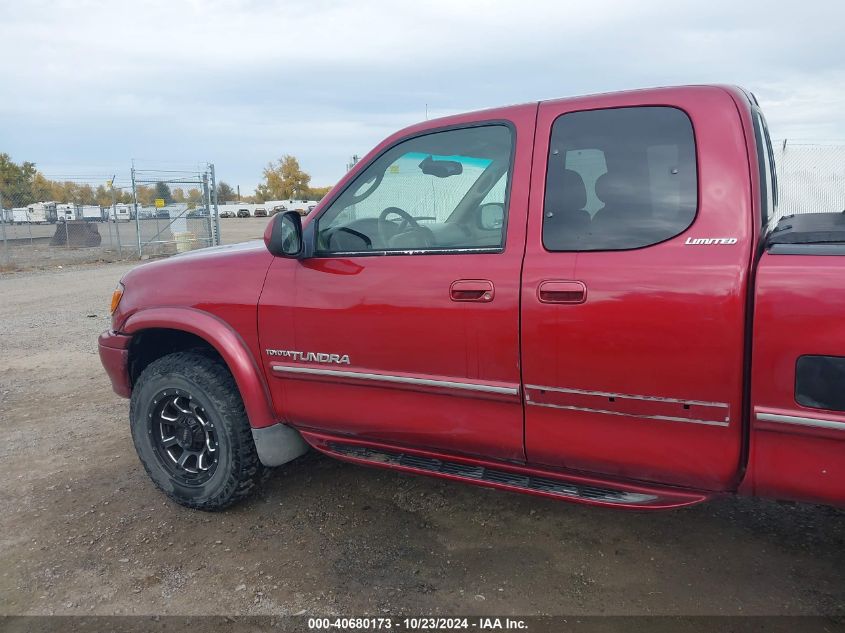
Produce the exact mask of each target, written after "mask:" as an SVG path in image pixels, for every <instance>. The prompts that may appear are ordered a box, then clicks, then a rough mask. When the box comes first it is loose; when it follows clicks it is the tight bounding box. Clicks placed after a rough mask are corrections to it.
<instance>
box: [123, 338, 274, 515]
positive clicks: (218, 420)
mask: <svg viewBox="0 0 845 633" xmlns="http://www.w3.org/2000/svg"><path fill="white" fill-rule="evenodd" d="M129 419H130V424H131V428H132V440H133V442H134V443H135V450H136V451H137V452H138V457H139V458H140V460H141V463H142V464H143V465H144V469H145V470H146V471H147V474H148V475H149V476H150V478H151V479H152V480H153V483H154V484H155V485H156V486H157V487H158V488H159V489H160V490H162V491H163V492H164V493H165V494H166V495H167V496H168V497H170V498H171V499H173V500H174V501H176V502H177V503H179V504H181V505H184V506H187V507H189V508H197V509H200V510H222V509H223V508H226V507H228V506H230V505H232V504H233V503H235V502H237V501H240V500H241V499H243V498H245V497H246V496H248V495H249V494H250V493H251V492H252V491H253V490H254V489H255V488H256V486H257V485H258V484H259V483H260V482H261V480H262V479H263V478H264V476H265V474H266V472H267V471H266V469H265V468H264V466H262V465H261V462H260V461H259V459H258V454H257V453H256V450H255V444H254V443H253V441H252V434H251V430H250V427H249V423H248V421H247V415H246V411H245V410H244V405H243V401H242V400H241V396H240V393H239V392H238V388H237V386H236V385H235V381H234V379H233V378H232V375H231V374H230V373H229V371H228V369H227V368H226V367H225V365H223V364H222V363H221V362H220V361H219V360H217V359H215V358H213V357H211V356H208V355H206V354H204V353H202V352H201V351H188V352H177V353H175V354H170V355H168V356H164V357H162V358H159V359H158V360H156V361H154V362H152V363H150V364H149V365H148V366H147V367H146V368H145V369H144V371H143V372H142V373H141V375H140V376H139V377H138V380H137V382H136V384H135V387H134V389H133V390H132V399H131V401H130V404H129Z"/></svg>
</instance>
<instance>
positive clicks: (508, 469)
mask: <svg viewBox="0 0 845 633" xmlns="http://www.w3.org/2000/svg"><path fill="white" fill-rule="evenodd" d="M302 434H303V437H305V439H306V441H308V442H309V443H310V444H311V445H312V446H314V447H315V448H316V449H317V450H319V451H321V452H323V453H326V454H327V455H330V456H332V457H336V458H338V459H342V460H344V461H349V462H354V463H359V464H363V465H368V466H378V467H382V468H390V469H393V470H402V471H406V472H412V473H417V474H423V475H433V476H435V477H442V478H446V479H452V480H458V481H463V482H466V483H472V484H476V485H481V486H488V487H493V488H499V489H504V490H511V491H514V492H524V493H528V494H533V495H539V496H543V497H550V498H556V499H561V500H565V501H574V502H576V503H586V504H590V505H600V506H606V507H616V508H628V509H642V510H646V509H647V510H656V509H666V508H676V507H681V506H687V505H692V504H695V503H700V502H701V501H705V500H706V499H707V498H708V495H707V494H706V493H699V492H694V491H685V490H678V489H674V488H668V489H665V490H664V489H662V488H657V487H651V486H643V485H629V484H616V483H610V482H605V481H599V480H593V479H588V478H586V477H583V476H579V475H571V476H568V475H565V474H562V473H554V472H547V471H537V470H534V469H529V468H526V467H522V466H511V465H509V464H508V465H505V464H498V463H495V464H488V463H479V461H478V460H469V459H466V460H464V459H463V458H453V457H446V456H441V455H434V454H431V453H423V452H412V451H407V450H398V449H396V448H394V447H386V446H374V445H369V444H364V443H360V442H358V441H356V440H351V441H348V440H345V438H338V437H328V436H324V435H322V434H315V433H309V432H308V431H302Z"/></svg>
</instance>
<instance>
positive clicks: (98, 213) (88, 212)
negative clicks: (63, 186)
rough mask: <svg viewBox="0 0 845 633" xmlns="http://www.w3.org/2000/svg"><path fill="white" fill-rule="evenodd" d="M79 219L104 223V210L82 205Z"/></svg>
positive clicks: (90, 205)
mask: <svg viewBox="0 0 845 633" xmlns="http://www.w3.org/2000/svg"><path fill="white" fill-rule="evenodd" d="M79 219H80V220H87V221H88V222H102V221H103V210H102V209H101V208H100V207H99V206H97V205H92V204H86V205H82V207H80V209H79Z"/></svg>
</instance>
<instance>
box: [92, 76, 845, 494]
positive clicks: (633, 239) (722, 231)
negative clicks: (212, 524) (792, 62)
mask: <svg viewBox="0 0 845 633" xmlns="http://www.w3.org/2000/svg"><path fill="white" fill-rule="evenodd" d="M806 211H807V212H808V213H807V214H799V215H795V216H792V217H785V218H779V217H778V215H777V182H776V172H775V165H774V162H773V156H772V149H771V144H770V140H769V135H768V132H767V128H766V123H765V120H764V118H763V115H762V114H761V112H760V108H759V105H758V103H757V100H756V99H755V98H754V96H753V95H752V94H750V93H749V92H746V91H744V90H742V89H739V88H735V87H724V86H691V87H678V88H660V89H650V90H639V91H631V92H620V93H614V94H601V95H592V96H585V97H577V98H567V99H561V100H554V101H542V102H539V103H537V102H534V103H528V104H525V105H517V106H511V107H504V108H498V109H493V110H486V111H483V112H475V113H471V114H461V115H457V116H451V117H447V118H443V119H439V120H435V121H426V122H424V123H420V124H418V125H414V126H412V127H409V128H407V129H404V130H402V131H400V132H397V133H396V134H394V135H393V136H390V137H389V138H388V139H386V140H385V141H383V142H382V143H381V144H379V145H378V146H377V147H376V148H375V149H374V150H372V151H371V152H370V153H369V155H368V156H366V157H365V159H363V160H362V161H360V162H359V163H358V164H357V165H356V166H355V168H354V169H353V170H351V171H350V172H349V173H348V174H347V175H346V176H345V177H344V178H343V179H342V180H341V181H340V182H339V183H338V184H337V185H336V186H335V187H334V189H333V190H332V191H331V192H330V193H329V195H327V196H326V197H325V198H324V200H323V201H322V202H321V203H320V204H319V205H318V206H317V208H316V209H315V210H314V212H313V213H311V214H309V215H308V216H306V217H304V218H301V217H300V215H299V214H298V213H296V212H295V211H287V212H283V213H279V214H277V215H275V216H273V217H272V219H271V220H270V221H269V224H268V226H267V229H266V232H265V235H264V243H263V244H262V243H261V242H260V241H258V242H254V243H246V244H238V245H232V246H224V247H219V248H209V249H204V250H201V251H198V252H193V253H187V254H183V255H179V256H176V257H172V258H170V259H167V260H162V261H156V262H152V263H148V264H146V265H142V266H139V267H137V268H134V269H133V270H131V271H130V272H129V273H127V274H126V275H125V276H124V277H123V279H122V280H121V281H120V284H119V285H118V287H117V289H116V290H115V292H114V295H113V297H112V304H111V312H112V322H111V328H110V329H109V331H107V332H105V333H104V334H103V335H102V336H101V337H100V339H99V352H100V357H101V359H102V362H103V365H104V366H105V368H106V371H107V372H108V374H109V377H110V379H111V382H112V385H113V388H114V390H115V391H116V392H117V393H118V394H120V395H121V396H125V397H128V398H131V400H130V406H129V422H130V429H131V433H132V438H133V440H134V444H135V447H136V449H137V452H138V455H139V457H140V460H141V462H142V464H143V465H144V467H145V469H146V470H147V472H148V473H149V476H150V477H151V479H152V480H153V482H154V483H155V485H156V486H158V488H160V489H161V490H162V491H163V492H164V493H166V494H167V495H168V496H170V497H171V498H172V499H174V500H175V501H176V502H178V503H181V504H183V505H186V506H189V507H193V508H198V509H203V510H217V509H221V508H224V507H226V506H228V505H230V504H232V503H233V502H236V501H238V500H239V499H242V498H243V497H245V496H246V495H248V494H249V493H250V492H251V491H252V490H253V489H254V488H255V487H256V486H257V485H259V484H260V482H261V480H262V478H263V477H264V475H265V474H266V473H267V472H268V469H269V468H271V467H274V466H279V465H280V464H283V463H285V462H288V461H290V460H293V459H295V458H296V457H298V456H299V455H302V454H303V453H304V452H305V451H306V450H308V449H309V447H310V448H314V449H316V450H318V451H320V452H322V453H325V454H327V455H330V456H332V457H336V458H338V459H342V460H346V461H349V462H353V463H356V464H362V465H370V466H377V467H381V468H392V469H395V470H399V471H406V472H410V473H417V474H425V475H432V476H436V477H442V478H446V479H451V480H457V481H463V482H468V483H473V484H477V485H482V486H489V487H492V488H498V489H504V490H510V491H519V492H525V493H530V494H534V495H539V496H543V497H549V498H554V499H562V500H566V501H573V502H579V503H585V504H592V505H598V506H608V507H615V508H626V509H636V510H646V509H661V508H675V507H680V506H685V505H689V504H694V503H698V502H701V501H704V500H707V499H709V498H712V497H715V496H718V495H724V494H728V493H739V494H747V495H761V496H766V497H773V498H780V499H792V500H799V501H811V502H821V503H827V504H839V505H842V504H843V502H845V215H844V214H842V213H816V212H815V211H816V210H814V209H806Z"/></svg>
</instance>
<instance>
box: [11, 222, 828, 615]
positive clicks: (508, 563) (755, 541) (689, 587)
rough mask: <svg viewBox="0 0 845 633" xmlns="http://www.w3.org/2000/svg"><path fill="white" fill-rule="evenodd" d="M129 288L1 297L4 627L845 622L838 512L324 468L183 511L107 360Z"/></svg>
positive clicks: (53, 278)
mask: <svg viewBox="0 0 845 633" xmlns="http://www.w3.org/2000/svg"><path fill="white" fill-rule="evenodd" d="M233 222H237V221H233ZM249 222H253V221H249ZM261 225H262V226H261V228H263V225H264V221H263V220H261ZM242 226H244V227H247V224H242ZM256 228H257V227H256ZM245 230H246V229H245ZM230 235H231V232H230ZM130 266H131V264H126V263H122V264H105V265H98V266H92V265H88V266H76V267H70V268H67V267H66V268H64V269H62V270H51V271H39V272H25V273H14V274H6V275H0V297H1V298H2V299H1V300H0V468H2V480H3V482H4V485H3V488H2V491H0V614H4V615H8V614H85V615H89V614H177V615H191V614H277V615H283V614H300V613H308V614H309V615H310V614H328V613H334V614H345V615H350V614H358V615H361V614H365V613H368V614H397V613H403V614H422V613H438V614H458V613H461V614H495V615H509V614H513V615H520V614H521V615H524V614H570V615H576V614H684V615H697V614H729V615H734V614H745V615H748V614H825V615H836V614H838V615H843V614H845V595H843V587H845V547H844V546H843V541H845V521H843V517H845V513H843V512H842V511H841V510H835V509H831V508H825V507H819V506H811V505H798V504H781V503H774V502H768V501H757V500H751V499H736V498H724V499H720V500H717V501H714V502H711V503H709V504H706V505H701V506H698V507H694V508H688V509H684V510H678V511H670V512H661V513H623V512H620V511H610V510H600V509H593V508H585V507H580V506H576V505H570V504H566V503H564V502H555V501H550V500H544V499H538V498H533V497H528V496H522V495H516V494H510V493H503V492H496V491H492V490H486V489H482V488H477V487H471V486H464V485H460V484H455V483H451V482H444V481H440V480H435V479H428V478H423V477H414V476H409V475H404V474H398V473H393V472H389V471H382V470H373V469H366V468H362V467H357V466H352V465H347V464H343V463H340V462H335V461H332V460H329V459H326V458H323V457H319V456H316V455H311V454H310V455H308V456H306V457H305V458H303V459H301V460H299V461H297V462H295V463H293V464H290V465H288V466H287V467H285V468H282V469H278V470H277V471H276V472H275V473H274V475H273V476H272V477H271V479H270V481H269V482H268V484H267V485H266V486H265V487H264V488H263V489H262V490H261V492H260V493H259V494H258V495H256V496H255V497H254V498H252V499H251V500H250V501H248V502H247V503H245V504H242V505H240V506H237V507H235V508H233V509H231V510H230V511H227V512H225V513H222V514H204V513H200V512H194V511H189V510H185V509H182V508H181V507H179V506H176V505H174V504H172V503H170V502H168V501H167V500H166V499H165V498H164V496H163V495H161V494H160V493H158V492H157V491H156V490H155V489H154V488H153V486H152V484H151V483H150V482H149V481H148V480H147V478H146V475H145V473H144V471H143V468H142V467H141V466H140V464H139V462H138V460H137V458H136V456H135V452H134V449H133V447H132V443H131V439H130V436H129V429H128V424H127V411H128V406H127V402H126V401H125V400H122V399H120V398H118V397H117V396H115V395H114V394H113V393H112V391H111V389H110V386H109V384H108V381H107V378H106V376H105V374H104V372H103V370H102V368H101V367H100V363H99V359H98V357H97V352H96V337H97V335H98V334H99V332H101V331H102V330H104V329H105V328H106V327H107V325H108V318H107V303H108V300H109V297H110V294H111V290H112V288H113V287H114V285H115V282H116V281H117V280H118V278H119V277H120V276H121V275H122V274H123V273H124V272H125V271H127V270H128V269H129V268H130Z"/></svg>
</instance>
